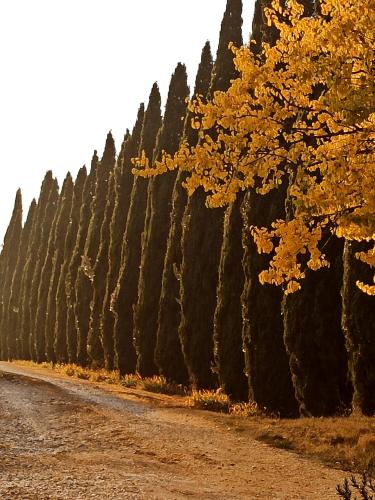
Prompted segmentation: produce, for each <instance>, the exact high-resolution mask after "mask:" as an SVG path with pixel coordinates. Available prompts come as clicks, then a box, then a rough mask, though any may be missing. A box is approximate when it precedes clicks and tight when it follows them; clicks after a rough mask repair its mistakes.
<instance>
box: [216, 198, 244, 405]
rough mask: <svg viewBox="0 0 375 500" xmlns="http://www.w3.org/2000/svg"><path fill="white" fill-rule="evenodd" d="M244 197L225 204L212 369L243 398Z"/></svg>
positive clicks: (224, 385) (235, 397) (229, 389)
mask: <svg viewBox="0 0 375 500" xmlns="http://www.w3.org/2000/svg"><path fill="white" fill-rule="evenodd" d="M243 197H244V195H243V193H240V194H239V195H238V196H237V200H236V201H235V202H234V203H233V204H232V205H230V206H229V207H228V208H227V210H226V213H225V217H224V237H223V245H222V247H221V256H220V265H219V281H218V287H217V304H216V310H215V317H214V358H215V372H216V373H217V375H218V378H219V384H220V386H221V387H222V388H223V389H224V391H225V393H226V394H228V395H229V396H230V397H231V399H232V400H236V401H244V400H246V399H247V397H248V384H247V380H246V377H245V373H244V369H245V357H244V353H243V348H242V307H241V294H242V291H243V287H244V282H245V277H244V272H243V268H242V258H243V248H242V216H241V203H242V200H243Z"/></svg>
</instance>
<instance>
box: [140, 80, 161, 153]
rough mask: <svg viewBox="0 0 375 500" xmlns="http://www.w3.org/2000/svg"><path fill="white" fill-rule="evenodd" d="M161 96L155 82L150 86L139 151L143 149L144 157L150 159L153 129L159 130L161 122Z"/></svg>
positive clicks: (152, 149) (153, 135) (152, 148)
mask: <svg viewBox="0 0 375 500" xmlns="http://www.w3.org/2000/svg"><path fill="white" fill-rule="evenodd" d="M160 107H161V97H160V91H159V87H158V84H157V83H156V82H155V83H154V85H153V86H152V89H151V92H150V97H149V101H148V106H147V109H146V113H145V119H144V122H143V127H142V139H141V146H140V151H142V150H144V152H145V154H146V158H149V159H150V160H152V158H153V156H152V154H153V151H154V144H155V142H154V139H155V130H156V131H157V130H159V128H160V124H161V113H160Z"/></svg>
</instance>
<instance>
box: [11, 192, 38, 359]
mask: <svg viewBox="0 0 375 500" xmlns="http://www.w3.org/2000/svg"><path fill="white" fill-rule="evenodd" d="M35 212H36V201H35V199H33V201H32V202H31V204H30V208H29V212H28V214H27V218H26V222H25V225H24V227H23V229H22V233H21V241H20V251H19V254H18V260H17V264H16V270H15V272H14V275H13V280H12V286H11V295H10V299H9V307H8V310H9V316H8V348H9V357H10V358H15V359H25V357H26V356H27V355H26V352H25V349H24V347H25V346H24V343H23V339H22V335H21V328H20V327H21V311H22V309H21V300H22V293H23V286H22V285H23V276H24V270H25V267H26V260H27V253H28V249H29V246H30V245H31V234H32V229H33V225H34V221H35Z"/></svg>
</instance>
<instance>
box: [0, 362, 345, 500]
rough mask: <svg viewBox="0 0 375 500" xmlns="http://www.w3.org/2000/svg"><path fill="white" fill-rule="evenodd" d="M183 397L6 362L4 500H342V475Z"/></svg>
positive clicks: (1, 379) (0, 487)
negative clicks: (186, 402)
mask: <svg viewBox="0 0 375 500" xmlns="http://www.w3.org/2000/svg"><path fill="white" fill-rule="evenodd" d="M180 406H181V403H180V402H179V401H178V397H173V396H164V395H151V396H150V395H148V396H147V393H144V392H142V391H136V390H131V389H126V388H122V387H121V386H113V387H112V386H108V385H107V386H104V385H103V384H100V383H93V382H89V381H81V380H74V379H70V378H68V377H67V376H64V375H62V374H59V373H56V372H54V371H52V370H47V369H40V368H32V367H27V368H25V367H24V366H20V365H17V364H15V363H3V362H1V363H0V431H1V440H0V499H1V500H8V499H22V500H47V499H51V500H52V499H53V500H55V499H69V500H78V499H84V500H86V499H104V500H112V499H113V500H120V499H137V500H138V499H146V500H154V499H155V500H156V499H157V500H172V499H173V500H178V499H184V498H190V499H202V500H224V499H225V500H227V499H228V500H230V499H236V500H237V499H249V500H251V499H285V500H286V499H287V500H292V499H298V500H303V499H314V500H326V499H327V500H328V499H334V498H337V496H336V492H335V488H336V485H337V484H338V483H341V482H342V480H343V478H344V477H345V473H344V472H343V471H340V470H335V469H332V468H328V467H326V466H324V465H322V464H320V463H318V462H316V461H312V460H311V459H307V458H304V457H302V456H300V455H297V454H295V453H292V452H290V451H287V450H282V449H275V448H272V447H270V446H268V445H267V444H265V443H261V442H259V441H256V440H254V439H253V438H252V437H251V435H250V433H249V432H247V429H246V423H243V424H242V425H237V424H236V423H235V422H236V421H235V420H233V419H231V418H230V417H229V416H227V415H218V414H214V413H210V412H203V411H198V410H189V409H184V408H181V407H180Z"/></svg>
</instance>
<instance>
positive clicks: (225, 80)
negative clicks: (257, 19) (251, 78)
mask: <svg viewBox="0 0 375 500" xmlns="http://www.w3.org/2000/svg"><path fill="white" fill-rule="evenodd" d="M230 42H233V43H234V45H236V47H239V46H241V45H242V44H243V41H242V0H228V1H227V7H226V10H225V13H224V17H223V21H222V23H221V30H220V38H219V45H218V49H217V54H216V61H215V66H214V71H213V73H212V80H211V89H210V92H211V94H213V92H215V91H217V90H222V91H226V90H227V89H228V87H229V84H230V80H231V79H233V78H235V76H236V71H235V68H234V64H233V53H232V51H231V50H230V49H229V47H228V46H229V43H230Z"/></svg>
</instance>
